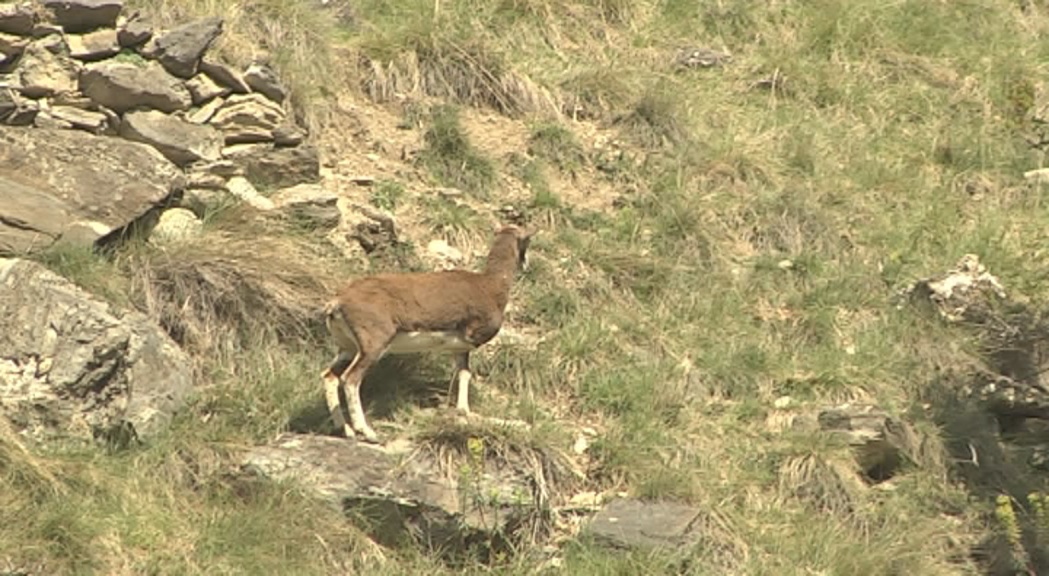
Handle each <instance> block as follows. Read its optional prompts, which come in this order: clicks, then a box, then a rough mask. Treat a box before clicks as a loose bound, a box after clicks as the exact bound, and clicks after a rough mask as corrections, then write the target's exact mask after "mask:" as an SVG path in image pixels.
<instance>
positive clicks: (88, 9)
mask: <svg viewBox="0 0 1049 576" xmlns="http://www.w3.org/2000/svg"><path fill="white" fill-rule="evenodd" d="M43 5H44V7H45V8H48V9H49V10H51V13H52V14H53V15H54V19H55V23H56V24H58V25H59V26H61V27H62V29H63V30H65V31H66V32H67V33H71V34H80V33H83V32H90V31H92V30H97V29H99V28H116V25H117V17H118V16H120V11H121V9H123V7H124V2H123V0H43Z"/></svg>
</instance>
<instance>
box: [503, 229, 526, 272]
mask: <svg viewBox="0 0 1049 576" xmlns="http://www.w3.org/2000/svg"><path fill="white" fill-rule="evenodd" d="M503 235H508V236H512V237H513V239H514V241H515V243H514V250H515V251H516V253H517V269H518V270H519V271H520V270H524V269H525V268H527V267H528V258H527V256H526V254H527V253H528V244H529V243H530V242H531V241H532V236H534V235H535V230H527V229H525V228H521V227H520V226H513V225H510V226H504V227H502V228H500V229H499V230H498V231H497V232H496V236H497V237H501V236H503Z"/></svg>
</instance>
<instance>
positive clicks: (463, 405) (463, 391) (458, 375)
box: [455, 352, 471, 414]
mask: <svg viewBox="0 0 1049 576" xmlns="http://www.w3.org/2000/svg"><path fill="white" fill-rule="evenodd" d="M470 376H471V374H470V353H469V352H462V353H459V354H456V355H455V379H456V381H457V387H458V396H457V398H456V401H455V409H456V410H458V411H460V412H462V413H464V414H469V413H470V399H469V395H470Z"/></svg>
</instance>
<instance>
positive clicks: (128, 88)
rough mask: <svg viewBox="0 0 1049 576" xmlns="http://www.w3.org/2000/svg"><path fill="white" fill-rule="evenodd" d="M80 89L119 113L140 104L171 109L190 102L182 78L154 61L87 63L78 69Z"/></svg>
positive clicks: (187, 106) (172, 110)
mask: <svg viewBox="0 0 1049 576" xmlns="http://www.w3.org/2000/svg"><path fill="white" fill-rule="evenodd" d="M80 91H81V92H83V93H84V95H85V96H87V97H88V98H90V99H91V100H93V101H94V102H96V103H97V104H100V105H102V106H105V107H106V108H109V109H111V110H113V111H115V112H117V113H119V114H123V113H124V112H127V111H128V110H131V109H134V108H142V107H145V108H153V109H156V110H160V111H161V112H168V113H171V112H174V111H176V110H185V109H187V108H189V107H190V104H191V103H192V99H191V97H190V95H189V90H187V89H186V87H185V86H184V85H183V84H182V82H181V81H180V80H178V79H177V78H175V77H174V76H171V75H170V74H168V73H167V72H165V71H164V69H163V68H162V67H161V66H160V65H159V64H157V63H155V62H150V63H148V64H146V65H145V66H141V67H140V66H137V65H135V64H131V63H127V62H114V61H106V62H99V63H95V64H89V65H87V67H85V69H84V71H83V72H81V73H80Z"/></svg>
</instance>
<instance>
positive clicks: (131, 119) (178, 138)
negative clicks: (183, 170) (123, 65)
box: [120, 110, 222, 166]
mask: <svg viewBox="0 0 1049 576" xmlns="http://www.w3.org/2000/svg"><path fill="white" fill-rule="evenodd" d="M120 135H121V136H123V137H124V138H127V139H128V140H134V141H136V142H144V143H146V144H149V145H151V146H153V147H154V148H156V149H157V150H159V151H160V153H161V154H163V155H164V157H165V158H167V159H168V160H171V161H172V162H174V163H175V164H177V165H179V166H185V165H187V164H190V163H193V162H198V161H205V162H212V161H215V160H218V159H219V158H221V157H222V134H221V133H220V132H219V131H218V130H216V129H214V128H212V127H211V126H202V125H200V124H193V123H190V122H186V121H185V120H182V119H180V118H176V117H174V116H168V115H167V114H164V113H163V112H157V111H156V110H136V111H133V112H128V113H127V114H125V115H124V119H123V122H121V123H120Z"/></svg>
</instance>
